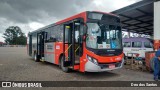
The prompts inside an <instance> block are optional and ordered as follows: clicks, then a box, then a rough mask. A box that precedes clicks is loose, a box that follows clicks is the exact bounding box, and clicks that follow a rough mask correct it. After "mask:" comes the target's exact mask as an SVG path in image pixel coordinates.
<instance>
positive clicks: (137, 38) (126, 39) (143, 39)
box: [122, 37, 151, 42]
mask: <svg viewBox="0 0 160 90" xmlns="http://www.w3.org/2000/svg"><path fill="white" fill-rule="evenodd" d="M122 41H123V42H128V41H151V39H149V38H145V37H130V38H123V40H122Z"/></svg>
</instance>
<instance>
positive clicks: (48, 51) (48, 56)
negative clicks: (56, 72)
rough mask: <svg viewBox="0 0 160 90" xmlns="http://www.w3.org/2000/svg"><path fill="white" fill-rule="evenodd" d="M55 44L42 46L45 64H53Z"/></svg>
mask: <svg viewBox="0 0 160 90" xmlns="http://www.w3.org/2000/svg"><path fill="white" fill-rule="evenodd" d="M54 46H55V43H53V42H51V43H45V45H44V59H45V61H47V62H50V63H55V48H54Z"/></svg>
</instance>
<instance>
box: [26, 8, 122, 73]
mask: <svg viewBox="0 0 160 90" xmlns="http://www.w3.org/2000/svg"><path fill="white" fill-rule="evenodd" d="M28 36H29V37H28V39H29V40H28V52H29V55H30V56H32V57H33V58H34V59H35V61H46V62H50V63H53V64H56V65H59V66H60V67H61V69H62V70H63V71H64V72H68V71H69V70H70V69H72V70H77V71H80V72H103V71H108V70H114V69H119V68H121V67H122V66H123V62H124V59H123V47H122V31H121V26H120V19H119V17H117V16H116V15H113V14H108V13H103V12H97V11H86V12H82V13H80V14H77V15H74V16H72V17H69V18H66V19H64V20H61V21H58V22H57V23H54V24H52V25H49V26H46V27H44V28H41V29H39V30H36V31H34V32H31V33H29V34H28ZM33 36H34V37H33ZM33 41H34V43H33ZM33 46H34V47H33Z"/></svg>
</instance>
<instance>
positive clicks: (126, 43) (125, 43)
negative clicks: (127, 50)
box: [123, 42, 131, 47]
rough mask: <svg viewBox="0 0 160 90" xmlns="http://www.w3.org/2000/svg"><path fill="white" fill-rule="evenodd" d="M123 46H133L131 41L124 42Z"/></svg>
mask: <svg viewBox="0 0 160 90" xmlns="http://www.w3.org/2000/svg"><path fill="white" fill-rule="evenodd" d="M123 47H131V42H124V43H123Z"/></svg>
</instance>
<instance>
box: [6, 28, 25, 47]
mask: <svg viewBox="0 0 160 90" xmlns="http://www.w3.org/2000/svg"><path fill="white" fill-rule="evenodd" d="M3 38H5V42H6V43H7V44H10V45H26V40H27V38H26V36H25V34H24V33H23V32H22V30H21V28H20V27H18V26H10V27H8V28H7V29H6V30H5V32H4V33H3Z"/></svg>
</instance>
